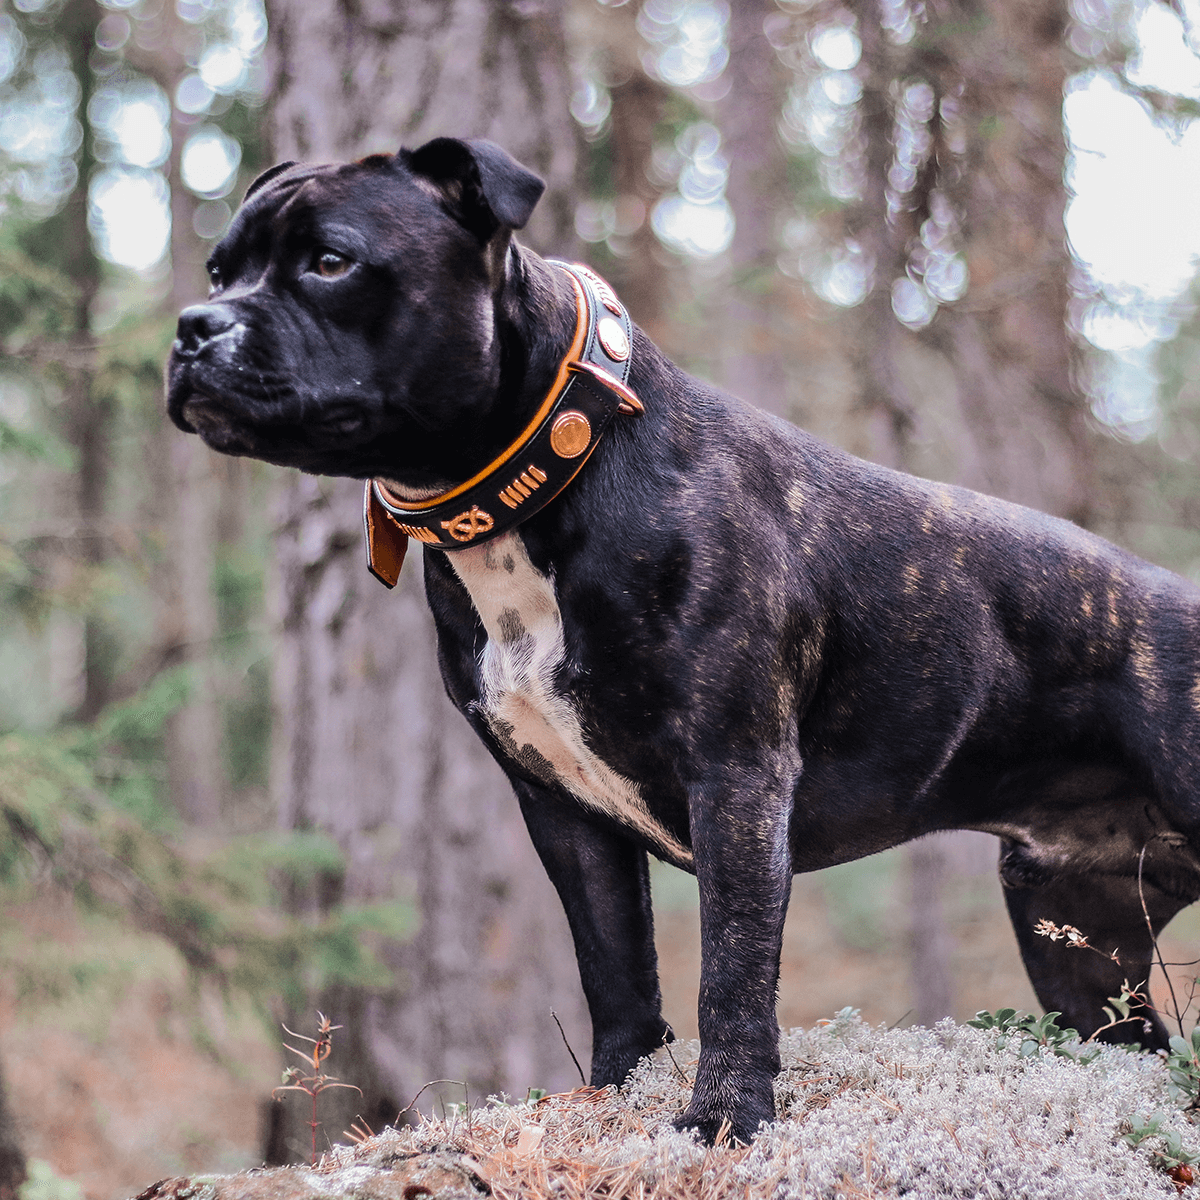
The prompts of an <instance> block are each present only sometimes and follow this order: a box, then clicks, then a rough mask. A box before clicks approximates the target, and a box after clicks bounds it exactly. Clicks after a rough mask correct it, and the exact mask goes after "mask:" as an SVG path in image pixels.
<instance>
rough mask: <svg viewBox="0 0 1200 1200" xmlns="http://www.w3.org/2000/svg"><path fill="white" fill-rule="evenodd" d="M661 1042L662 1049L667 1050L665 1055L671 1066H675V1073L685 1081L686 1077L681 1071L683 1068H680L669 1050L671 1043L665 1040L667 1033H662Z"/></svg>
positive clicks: (686, 1080)
mask: <svg viewBox="0 0 1200 1200" xmlns="http://www.w3.org/2000/svg"><path fill="white" fill-rule="evenodd" d="M662 1044H663V1047H664V1049H665V1050H666V1052H667V1057H668V1058H669V1059H670V1060H671V1066H673V1067H674V1068H675V1074H676V1075H678V1076H679V1078H680V1079H681V1080H682V1081H683V1082H684V1083H687V1082H688V1077H687V1076H686V1075H685V1074H684V1073H683V1070H682V1069H681V1068H680V1066H679V1064H678V1063H677V1062H676V1061H675V1055H674V1053H673V1052H672V1050H671V1043H670V1042H668V1041H667V1035H666V1033H665V1032H664V1033H663V1040H662Z"/></svg>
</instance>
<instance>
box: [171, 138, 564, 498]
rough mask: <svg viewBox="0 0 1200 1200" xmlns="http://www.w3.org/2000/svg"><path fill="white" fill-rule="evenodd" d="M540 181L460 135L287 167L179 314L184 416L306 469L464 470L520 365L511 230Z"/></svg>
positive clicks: (241, 220)
mask: <svg viewBox="0 0 1200 1200" xmlns="http://www.w3.org/2000/svg"><path fill="white" fill-rule="evenodd" d="M542 190H543V184H542V181H541V180H540V179H538V177H537V176H536V175H533V174H531V173H530V172H529V171H527V170H525V168H524V167H522V166H520V165H519V164H518V163H517V162H515V161H514V160H513V159H512V158H510V157H509V156H508V154H506V153H505V152H504V151H503V150H501V149H500V148H499V147H498V146H495V145H493V144H492V143H490V142H484V141H459V140H456V139H452V138H438V139H436V140H435V141H432V142H429V143H427V144H426V145H424V146H422V147H421V148H420V149H419V150H414V151H408V150H401V151H400V152H399V153H398V154H396V155H373V156H371V157H369V158H366V159H363V160H362V161H360V162H356V163H345V164H337V165H327V166H307V165H297V164H295V163H283V164H281V165H280V166H277V167H274V168H272V169H271V170H270V171H268V172H266V173H265V174H264V175H262V176H260V177H259V178H258V179H257V180H256V181H255V182H254V183H253V184H252V185H251V187H250V189H249V191H248V192H247V193H246V197H245V200H244V201H243V203H242V206H241V208H240V209H239V210H238V212H237V215H236V216H235V217H234V220H233V223H232V224H231V226H230V228H229V232H228V233H227V234H226V235H225V237H224V238H223V239H222V240H221V242H220V243H219V245H218V246H217V247H216V249H215V250H214V251H213V254H212V257H211V258H210V259H209V263H208V270H209V275H210V278H211V281H212V293H211V295H210V296H209V298H208V300H207V301H206V302H205V303H204V304H197V305H194V306H192V307H191V308H188V309H185V310H184V312H183V313H182V314H181V315H180V318H179V329H178V334H177V337H176V340H175V344H174V347H173V349H172V351H171V358H170V362H169V364H168V367H167V405H168V411H169V412H170V415H171V419H172V420H173V421H174V422H175V424H176V425H178V426H179V427H180V428H181V429H183V430H186V431H187V432H192V433H198V434H199V435H200V436H201V437H202V438H203V439H204V441H205V442H207V443H208V445H210V446H212V447H213V449H215V450H220V451H223V452H225V453H227V454H240V455H250V456H253V457H255V458H262V459H266V460H267V461H268V462H274V463H279V464H282V465H285V466H294V467H299V468H301V469H302V470H305V471H311V472H316V473H322V474H330V475H348V476H354V477H358V478H366V477H369V476H372V475H383V476H391V477H395V478H402V479H404V480H405V482H410V483H412V484H413V485H415V486H418V487H420V486H425V485H426V484H429V485H437V484H439V483H441V482H443V481H444V480H446V479H448V478H453V477H454V474H455V470H454V466H453V465H452V462H451V461H450V460H451V459H452V458H453V456H454V454H455V452H456V443H457V444H458V452H459V453H461V446H462V442H463V439H470V438H471V437H472V430H473V429H477V428H478V427H479V425H480V423H481V422H482V423H486V422H487V421H488V420H489V413H488V412H487V411H486V409H487V406H488V405H489V404H494V403H495V402H496V400H497V396H498V389H499V385H500V380H501V374H502V371H508V369H509V364H508V363H507V362H506V359H507V360H511V359H512V357H513V351H512V348H511V346H508V345H506V338H505V336H504V333H505V331H504V330H503V329H502V328H499V326H501V325H502V324H503V323H504V319H503V315H502V314H503V306H502V305H501V303H500V300H501V296H502V293H503V292H504V289H505V284H506V276H507V274H508V271H509V266H508V262H509V251H510V242H511V236H512V231H513V230H515V229H520V228H522V227H523V226H524V224H525V223H526V221H527V220H528V219H529V216H530V214H531V212H532V211H533V208H534V205H535V204H536V203H537V201H538V198H539V197H540V195H541V193H542ZM508 340H509V341H511V339H508Z"/></svg>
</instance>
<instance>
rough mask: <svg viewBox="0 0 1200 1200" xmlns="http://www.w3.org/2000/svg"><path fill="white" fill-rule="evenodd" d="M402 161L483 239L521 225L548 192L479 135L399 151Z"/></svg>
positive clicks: (461, 220) (457, 217) (486, 239)
mask: <svg viewBox="0 0 1200 1200" xmlns="http://www.w3.org/2000/svg"><path fill="white" fill-rule="evenodd" d="M400 159H401V161H402V162H404V163H405V164H406V165H407V166H408V168H409V170H411V171H412V172H413V174H415V175H418V176H420V177H421V178H422V179H426V180H428V181H429V182H430V183H432V184H434V186H435V187H436V188H437V189H438V190H439V191H440V192H441V193H442V195H443V196H444V197H445V199H446V204H447V206H448V208H449V210H450V212H451V213H452V214H453V215H454V217H455V218H456V219H457V220H458V221H459V222H460V223H461V224H462V225H464V226H466V228H467V229H469V230H470V231H471V232H472V233H473V234H475V236H476V237H477V238H479V240H480V242H483V243H486V242H488V241H490V240H491V239H492V238H493V237H494V236H495V234H496V233H497V231H498V230H501V229H503V230H506V231H509V232H511V231H512V230H514V229H523V228H524V227H525V223H526V222H527V221H528V220H529V217H530V214H531V213H532V212H533V210H534V207H535V206H536V204H537V202H538V200H539V199H540V198H541V195H542V192H544V191H545V190H546V185H545V184H544V183H543V182H542V180H541V179H539V178H538V177H537V176H536V175H535V174H534V173H533V172H532V171H527V170H526V169H525V168H524V167H523V166H521V164H520V163H519V162H517V160H516V159H515V158H513V157H512V156H511V155H510V154H509V153H508V152H507V151H505V150H502V149H501V148H500V147H499V146H497V145H496V144H495V142H489V141H485V140H484V139H482V138H472V139H470V140H469V141H461V140H459V139H458V138H444V137H443V138H434V139H433V141H431V142H426V143H425V145H423V146H421V147H420V148H419V149H417V150H401V151H400Z"/></svg>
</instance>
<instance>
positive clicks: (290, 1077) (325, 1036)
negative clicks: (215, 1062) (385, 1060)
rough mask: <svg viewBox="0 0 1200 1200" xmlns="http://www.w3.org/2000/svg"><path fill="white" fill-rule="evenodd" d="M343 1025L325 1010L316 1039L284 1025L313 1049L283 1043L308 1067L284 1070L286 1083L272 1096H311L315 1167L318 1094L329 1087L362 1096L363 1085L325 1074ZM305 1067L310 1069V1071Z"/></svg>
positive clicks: (285, 1028) (314, 1163) (310, 1124)
mask: <svg viewBox="0 0 1200 1200" xmlns="http://www.w3.org/2000/svg"><path fill="white" fill-rule="evenodd" d="M341 1028H342V1026H340V1025H334V1024H333V1023H332V1022H331V1021H330V1020H329V1018H328V1017H327V1016H326V1015H325V1014H324V1013H323V1012H318V1013H317V1036H316V1037H315V1038H310V1037H305V1036H304V1034H302V1033H293V1032H292V1030H290V1029H289V1028H288V1027H287V1026H286V1025H284V1026H283V1030H284V1032H285V1033H286V1034H288V1035H289V1036H290V1037H294V1038H299V1039H300V1041H302V1042H307V1043H308V1044H309V1045H310V1046H311V1047H312V1049H311V1050H301V1049H300V1048H299V1047H297V1046H289V1045H288V1044H287V1042H284V1043H283V1048H284V1049H285V1050H290V1051H291V1052H292V1053H293V1054H295V1055H297V1056H298V1057H299V1058H301V1059H303V1060H304V1064H305V1066H304V1068H302V1067H288V1068H287V1069H286V1070H285V1071H284V1072H283V1083H282V1084H280V1086H279V1087H277V1088H275V1090H274V1091H273V1092H272V1093H271V1096H272V1098H275V1097H277V1096H278V1095H279V1093H280V1092H303V1093H304V1095H306V1096H309V1097H311V1099H312V1116H311V1118H310V1120H309V1121H308V1126H309V1128H310V1129H311V1130H312V1165H313V1166H314V1167H315V1166H316V1165H317V1130H318V1129H319V1128H320V1125H321V1122H320V1121H319V1120H318V1119H317V1097H318V1096H319V1095H320V1094H321V1093H322V1092H325V1091H328V1090H329V1089H330V1088H351V1089H353V1090H354V1091H356V1092H358V1094H359V1095H360V1096H361V1095H362V1089H361V1088H358V1087H355V1086H354V1084H352V1083H342V1082H341V1081H340V1080H339V1079H338V1078H337V1076H336V1075H326V1074H325V1072H324V1071H322V1069H321V1067H322V1064H323V1063H324V1062H325V1060H326V1059H327V1058H328V1057H329V1054H330V1051H331V1050H332V1049H333V1033H334V1030H335V1029H341ZM305 1068H307V1072H308V1073H307V1074H306V1073H305Z"/></svg>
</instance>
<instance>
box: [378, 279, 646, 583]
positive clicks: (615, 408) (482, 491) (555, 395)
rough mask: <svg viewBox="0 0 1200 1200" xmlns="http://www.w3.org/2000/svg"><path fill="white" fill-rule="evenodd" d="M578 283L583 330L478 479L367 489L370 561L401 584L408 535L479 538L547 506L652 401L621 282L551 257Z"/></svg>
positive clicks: (462, 542)
mask: <svg viewBox="0 0 1200 1200" xmlns="http://www.w3.org/2000/svg"><path fill="white" fill-rule="evenodd" d="M549 261H550V262H551V264H552V265H553V266H556V267H560V268H561V269H562V270H564V271H565V272H566V273H567V275H568V276H569V277H570V279H571V282H572V285H573V286H574V290H575V304H576V313H577V319H576V326H575V337H574V339H573V340H572V342H571V347H570V349H569V350H568V351H567V354H566V357H565V358H564V359H563V361H562V362H561V363H560V364H559V368H558V373H557V375H556V376H555V379H554V383H553V385H552V386H551V388H550V391H549V393H548V394H547V395H546V398H545V399H544V400H543V401H542V404H541V406H540V407H539V408H538V411H537V412H536V413H535V414H534V417H533V420H532V421H530V423H529V425H528V426H527V427H526V428H525V430H524V431H523V432H522V433H521V435H520V436H519V437H518V438H517V439H516V441H514V442H513V443H512V444H511V445H510V446H509V447H508V449H506V450H505V451H504V452H503V453H502V454H500V455H499V456H498V457H497V458H496V459H495V460H494V461H493V462H492V463H490V464H489V465H488V466H487V467H485V468H484V469H483V470H482V471H480V472H479V474H477V475H476V476H474V477H473V478H472V479H468V480H467V481H466V482H465V483H462V484H459V485H458V486H457V487H455V488H452V489H451V490H450V491H448V492H446V493H444V494H443V495H441V496H437V497H435V498H434V499H432V500H427V501H421V502H417V503H408V502H407V501H402V500H400V499H398V498H397V497H396V496H394V495H392V493H391V492H389V491H388V490H387V488H386V487H385V486H384V485H383V484H381V483H380V482H379V481H378V480H368V481H367V485H366V489H365V493H364V496H363V524H364V527H365V531H366V537H367V567H368V569H369V570H370V572H371V574H372V575H374V576H375V578H376V579H378V580H379V581H380V583H382V584H384V585H385V586H386V587H389V588H391V587H395V586H396V581H397V580H398V579H399V577H400V568H401V566H403V564H404V554H405V551H406V550H407V548H408V539H409V538H414V539H416V540H417V541H419V542H422V543H424V544H425V545H426V546H431V547H434V548H436V549H439V550H462V549H465V548H466V547H467V546H477V545H479V544H480V543H481V542H486V541H488V540H490V539H491V538H494V537H499V536H500V534H502V533H506V532H507V531H508V530H510V529H512V528H513V527H514V526H516V525H519V524H520V523H521V522H522V521H524V520H527V519H528V518H529V517H531V516H533V514H534V513H536V512H538V511H539V510H540V509H543V508H545V507H546V505H547V504H549V503H550V501H551V500H553V499H554V497H555V496H557V495H558V493H559V492H561V491H562V490H563V488H565V487H566V486H567V484H568V483H570V482H571V480H572V479H574V478H575V476H576V475H577V474H579V471H580V469H581V468H582V466H583V464H584V463H585V462H587V460H588V457H589V456H590V455H591V453H592V451H593V450H595V448H596V446H597V444H598V443H599V441H600V439H601V437H603V435H604V432H605V430H606V429H607V428H608V426H609V424H610V422H611V421H612V419H613V417H614V416H615V415H616V413H618V412H621V413H626V414H630V415H636V414H639V413H641V412H642V411H643V409H642V404H641V402H640V401H639V400H638V398H637V397H636V396H635V395H634V394H633V392H631V391H630V390H629V388H628V386H627V385H626V381H627V380H628V378H629V367H630V359H631V356H632V348H633V324H632V322H631V321H630V319H629V314H628V313H627V312H626V311H625V307H624V305H622V304H621V302H620V301H619V300H618V299H617V297H616V295H615V294H614V292H613V290H612V288H610V287H609V286H608V284H607V283H605V282H604V280H603V279H601V278H600V276H599V275H597V274H596V273H595V272H594V271H592V270H591V269H590V268H588V267H585V266H582V265H580V264H577V263H565V262H559V261H557V260H555V259H551V260H549Z"/></svg>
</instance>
